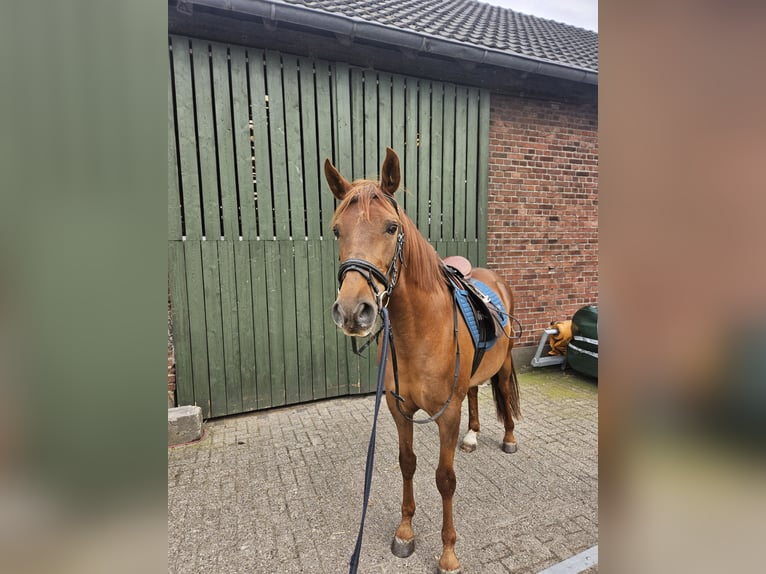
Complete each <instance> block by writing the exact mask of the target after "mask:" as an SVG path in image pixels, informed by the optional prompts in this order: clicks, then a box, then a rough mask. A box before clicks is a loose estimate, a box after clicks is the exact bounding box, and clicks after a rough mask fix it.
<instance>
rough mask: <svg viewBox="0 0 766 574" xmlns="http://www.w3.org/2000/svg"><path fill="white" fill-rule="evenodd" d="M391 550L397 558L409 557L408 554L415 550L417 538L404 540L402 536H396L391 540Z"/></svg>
mask: <svg viewBox="0 0 766 574" xmlns="http://www.w3.org/2000/svg"><path fill="white" fill-rule="evenodd" d="M391 552H393V554H394V556H396V557H397V558H407V557H408V556H411V555H412V553H413V552H415V539H414V538H413V539H411V540H402V539H401V538H398V537H396V536H394V541H393V542H391Z"/></svg>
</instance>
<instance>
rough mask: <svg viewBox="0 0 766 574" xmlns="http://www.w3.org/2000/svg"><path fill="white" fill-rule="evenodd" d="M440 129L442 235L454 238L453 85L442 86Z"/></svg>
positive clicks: (446, 237) (445, 237)
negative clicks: (442, 111)
mask: <svg viewBox="0 0 766 574" xmlns="http://www.w3.org/2000/svg"><path fill="white" fill-rule="evenodd" d="M443 126H444V127H443V130H442V142H443V152H442V209H441V212H442V237H443V238H444V239H454V238H455V217H454V212H455V137H456V132H455V86H454V84H445V86H444V124H443Z"/></svg>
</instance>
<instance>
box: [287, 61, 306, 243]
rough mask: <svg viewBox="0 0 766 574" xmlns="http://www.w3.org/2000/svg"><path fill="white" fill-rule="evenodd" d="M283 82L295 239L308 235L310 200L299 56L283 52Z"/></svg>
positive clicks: (291, 207)
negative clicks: (306, 189) (303, 145)
mask: <svg viewBox="0 0 766 574" xmlns="http://www.w3.org/2000/svg"><path fill="white" fill-rule="evenodd" d="M282 82H283V83H284V98H285V136H286V137H285V144H286V150H287V185H288V193H289V194H290V236H291V237H293V238H295V239H304V238H305V237H306V203H305V199H304V195H303V194H304V190H303V150H302V149H301V93H300V84H299V81H298V58H297V56H287V55H283V56H282Z"/></svg>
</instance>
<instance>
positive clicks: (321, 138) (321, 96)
mask: <svg viewBox="0 0 766 574" xmlns="http://www.w3.org/2000/svg"><path fill="white" fill-rule="evenodd" d="M315 67H316V87H317V89H316V104H317V114H316V124H317V150H318V151H317V153H318V159H319V163H318V164H317V176H316V177H317V186H318V189H319V209H320V223H321V225H320V228H319V236H320V237H332V234H331V232H330V219H331V218H332V215H333V212H334V211H335V203H334V198H333V195H332V193H331V192H330V190H329V188H328V187H327V183H326V181H325V178H324V167H323V166H324V160H325V159H327V158H330V160H331V161H332V157H333V143H332V142H333V131H332V126H333V122H332V121H331V120H332V118H333V111H334V110H333V101H332V99H331V96H330V94H331V86H332V82H334V81H335V78H334V77H333V76H332V75H331V70H332V68H331V65H330V63H329V62H324V61H317V63H316V66H315Z"/></svg>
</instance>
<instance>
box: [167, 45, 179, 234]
mask: <svg viewBox="0 0 766 574" xmlns="http://www.w3.org/2000/svg"><path fill="white" fill-rule="evenodd" d="M168 56H169V57H170V58H171V59H172V57H173V54H172V52H170V53H169V54H168ZM175 115H176V112H175V107H174V105H173V76H172V75H171V74H170V73H168V239H181V237H182V236H183V225H182V222H181V194H180V191H179V189H178V177H179V173H178V155H177V147H176V121H175Z"/></svg>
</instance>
